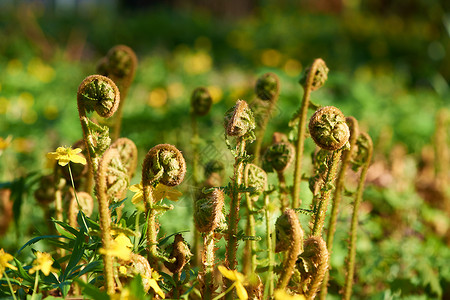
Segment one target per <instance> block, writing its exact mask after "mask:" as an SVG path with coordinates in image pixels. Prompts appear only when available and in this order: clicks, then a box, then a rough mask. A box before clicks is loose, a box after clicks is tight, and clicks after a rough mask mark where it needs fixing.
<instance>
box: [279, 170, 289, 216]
mask: <svg viewBox="0 0 450 300" xmlns="http://www.w3.org/2000/svg"><path fill="white" fill-rule="evenodd" d="M277 175H278V187H279V191H280V204H281V213H283V212H284V210H285V209H286V208H288V206H289V200H288V193H287V187H286V178H285V177H284V173H283V172H277Z"/></svg>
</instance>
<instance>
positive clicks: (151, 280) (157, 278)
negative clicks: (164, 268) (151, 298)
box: [141, 270, 166, 299]
mask: <svg viewBox="0 0 450 300" xmlns="http://www.w3.org/2000/svg"><path fill="white" fill-rule="evenodd" d="M141 275H142V277H144V278H145V279H147V280H148V282H149V284H150V286H151V288H152V289H153V290H154V291H155V293H157V294H158V295H159V296H160V297H161V298H163V299H165V298H166V295H165V294H164V292H163V290H162V289H161V288H160V287H159V285H158V281H160V280H161V275H159V273H158V272H157V271H153V270H152V277H151V278H150V277H148V276H145V275H143V274H141Z"/></svg>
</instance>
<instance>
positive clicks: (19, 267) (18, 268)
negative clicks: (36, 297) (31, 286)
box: [14, 257, 34, 283]
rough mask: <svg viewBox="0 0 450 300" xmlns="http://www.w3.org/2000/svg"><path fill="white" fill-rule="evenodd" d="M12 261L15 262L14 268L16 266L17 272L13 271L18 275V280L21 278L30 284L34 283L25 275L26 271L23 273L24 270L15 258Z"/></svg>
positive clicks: (31, 278)
mask: <svg viewBox="0 0 450 300" xmlns="http://www.w3.org/2000/svg"><path fill="white" fill-rule="evenodd" d="M14 261H15V263H16V266H17V271H15V272H17V273H18V274H19V276H20V278H22V279H23V280H25V281H28V282H30V283H34V278H33V277H31V276H30V275H29V274H28V273H27V271H25V269H24V268H23V267H22V263H21V262H20V261H19V260H18V259H17V258H15V257H14Z"/></svg>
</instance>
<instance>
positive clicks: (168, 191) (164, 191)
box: [153, 184, 183, 202]
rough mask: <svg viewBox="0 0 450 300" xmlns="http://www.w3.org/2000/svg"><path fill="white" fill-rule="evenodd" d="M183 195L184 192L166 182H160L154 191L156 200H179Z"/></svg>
mask: <svg viewBox="0 0 450 300" xmlns="http://www.w3.org/2000/svg"><path fill="white" fill-rule="evenodd" d="M181 195H183V193H181V192H180V191H178V190H176V189H175V188H173V187H170V186H167V185H164V184H158V185H157V186H156V188H155V190H154V191H153V198H154V199H155V201H156V202H158V201H161V200H162V199H169V200H170V201H178V198H180V196H181Z"/></svg>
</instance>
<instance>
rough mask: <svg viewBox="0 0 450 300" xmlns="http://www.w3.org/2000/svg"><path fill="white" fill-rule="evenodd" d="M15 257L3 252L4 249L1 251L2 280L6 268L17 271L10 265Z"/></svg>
mask: <svg viewBox="0 0 450 300" xmlns="http://www.w3.org/2000/svg"><path fill="white" fill-rule="evenodd" d="M13 258H14V257H13V256H12V255H11V254H9V253H6V252H5V251H3V248H2V249H0V278H2V277H3V273H4V272H5V270H6V268H10V269H11V270H17V268H16V267H14V266H13V265H11V264H10V263H9V261H10V260H12V259H13Z"/></svg>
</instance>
